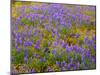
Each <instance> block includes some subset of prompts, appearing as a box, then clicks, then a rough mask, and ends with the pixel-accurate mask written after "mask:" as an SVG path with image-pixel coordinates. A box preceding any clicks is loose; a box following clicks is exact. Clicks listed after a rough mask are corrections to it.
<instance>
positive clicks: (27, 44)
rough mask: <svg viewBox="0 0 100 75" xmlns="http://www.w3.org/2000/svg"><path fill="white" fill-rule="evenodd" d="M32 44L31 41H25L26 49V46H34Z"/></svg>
mask: <svg viewBox="0 0 100 75" xmlns="http://www.w3.org/2000/svg"><path fill="white" fill-rule="evenodd" d="M32 44H33V43H32V42H30V41H25V42H24V47H26V46H32Z"/></svg>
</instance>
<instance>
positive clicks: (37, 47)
mask: <svg viewBox="0 0 100 75" xmlns="http://www.w3.org/2000/svg"><path fill="white" fill-rule="evenodd" d="M34 48H35V49H40V40H37V41H36V44H35V45H34Z"/></svg>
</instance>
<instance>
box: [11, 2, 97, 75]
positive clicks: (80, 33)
mask: <svg viewBox="0 0 100 75" xmlns="http://www.w3.org/2000/svg"><path fill="white" fill-rule="evenodd" d="M17 4H18V3H17V2H16V3H15V5H14V6H13V7H12V25H11V30H12V32H11V33H12V35H11V38H12V39H11V42H12V44H11V46H12V49H11V58H12V61H11V62H12V73H34V72H52V71H67V70H84V69H95V68H96V34H95V33H96V30H95V28H96V25H95V6H80V5H64V4H48V3H30V4H26V5H25V4H21V5H19V6H17ZM24 67H25V68H24Z"/></svg>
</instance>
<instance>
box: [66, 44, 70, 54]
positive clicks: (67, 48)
mask: <svg viewBox="0 0 100 75" xmlns="http://www.w3.org/2000/svg"><path fill="white" fill-rule="evenodd" d="M66 52H67V53H69V52H70V49H69V47H68V45H66Z"/></svg>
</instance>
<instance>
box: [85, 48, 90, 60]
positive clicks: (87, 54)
mask: <svg viewBox="0 0 100 75" xmlns="http://www.w3.org/2000/svg"><path fill="white" fill-rule="evenodd" d="M86 57H87V58H89V57H90V51H89V50H87V51H86Z"/></svg>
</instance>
